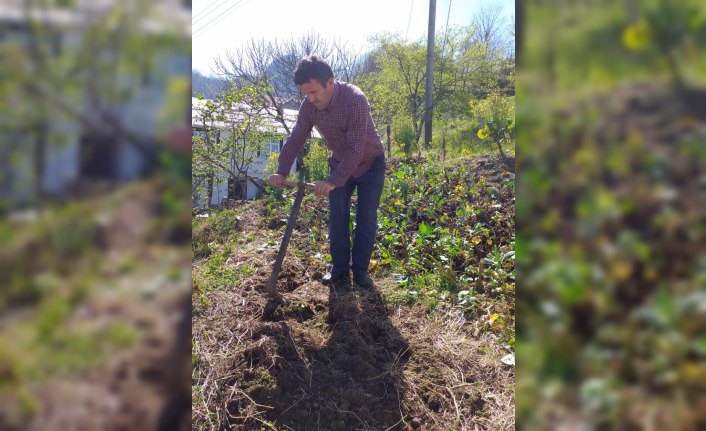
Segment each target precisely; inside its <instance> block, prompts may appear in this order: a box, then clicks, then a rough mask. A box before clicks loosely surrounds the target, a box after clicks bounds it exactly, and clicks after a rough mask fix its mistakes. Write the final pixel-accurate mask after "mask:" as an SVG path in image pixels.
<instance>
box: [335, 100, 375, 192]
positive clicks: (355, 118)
mask: <svg viewBox="0 0 706 431" xmlns="http://www.w3.org/2000/svg"><path fill="white" fill-rule="evenodd" d="M369 117H370V105H369V104H368V100H367V99H366V98H365V96H364V95H362V94H361V95H358V96H357V97H355V103H354V104H353V106H351V111H350V114H349V118H348V131H347V132H346V145H347V147H348V148H347V150H346V152H345V154H344V155H343V158H342V159H341V161H340V162H339V163H338V166H336V168H335V169H334V170H333V172H331V175H330V176H329V177H328V179H327V181H328V182H329V183H331V184H333V185H334V186H336V187H341V186H342V185H344V184H345V183H346V181H348V178H350V177H351V175H353V171H354V170H355V168H357V167H358V165H360V162H361V161H362V160H363V154H364V152H365V137H366V134H367V129H368V127H369Z"/></svg>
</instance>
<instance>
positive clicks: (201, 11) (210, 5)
mask: <svg viewBox="0 0 706 431" xmlns="http://www.w3.org/2000/svg"><path fill="white" fill-rule="evenodd" d="M216 3H218V0H213V1H212V2H211V4H209V5H208V6H206V7H205V8H203V9H201V10H200V11H198V12H196V13H195V14H194V15H193V16H192V17H191V19H192V20H193V19H196V18H198V16H199V15H202V14H203V13H204V12H206V11H207V10H209V9H211V8H212V7H213V5H215V4H216Z"/></svg>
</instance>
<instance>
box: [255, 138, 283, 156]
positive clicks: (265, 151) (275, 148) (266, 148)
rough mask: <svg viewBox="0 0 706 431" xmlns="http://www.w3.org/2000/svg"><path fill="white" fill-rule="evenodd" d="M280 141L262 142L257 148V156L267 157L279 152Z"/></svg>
mask: <svg viewBox="0 0 706 431" xmlns="http://www.w3.org/2000/svg"><path fill="white" fill-rule="evenodd" d="M279 149H280V143H279V142H268V143H266V144H263V145H262V147H261V148H260V149H259V150H257V156H258V157H269V156H270V154H273V153H274V154H277V153H279Z"/></svg>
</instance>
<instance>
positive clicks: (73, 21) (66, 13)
mask: <svg viewBox="0 0 706 431" xmlns="http://www.w3.org/2000/svg"><path fill="white" fill-rule="evenodd" d="M136 5H137V3H136V2H135V1H129V0H122V1H117V0H77V1H76V5H75V6H73V7H63V8H60V7H34V8H32V9H31V10H30V11H29V12H26V11H25V7H24V0H3V1H2V2H0V23H18V24H21V23H25V22H27V21H31V22H35V23H41V24H43V25H46V26H48V27H58V28H61V29H65V30H79V31H80V30H81V29H82V28H83V27H85V26H86V25H88V24H90V23H92V22H95V21H97V20H99V19H102V18H104V17H105V16H106V15H107V14H109V13H110V12H112V11H113V10H114V9H115V8H116V7H117V6H122V7H126V8H129V7H131V6H136ZM142 28H143V29H144V31H145V33H147V34H178V35H180V36H184V37H189V38H190V37H191V8H189V7H186V6H185V5H184V3H183V2H181V1H179V0H155V1H153V2H151V4H150V9H149V14H148V16H147V17H146V18H145V19H144V21H143V22H142Z"/></svg>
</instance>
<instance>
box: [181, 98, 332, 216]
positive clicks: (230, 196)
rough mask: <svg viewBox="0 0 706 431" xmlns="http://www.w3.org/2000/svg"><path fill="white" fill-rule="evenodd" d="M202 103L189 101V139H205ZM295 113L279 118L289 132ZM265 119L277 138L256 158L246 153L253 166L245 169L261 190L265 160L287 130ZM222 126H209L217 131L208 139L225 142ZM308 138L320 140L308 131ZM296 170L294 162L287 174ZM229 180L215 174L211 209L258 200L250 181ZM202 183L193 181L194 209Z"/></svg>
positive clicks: (286, 112) (277, 148)
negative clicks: (191, 130) (245, 200)
mask: <svg viewBox="0 0 706 431" xmlns="http://www.w3.org/2000/svg"><path fill="white" fill-rule="evenodd" d="M205 103H206V101H205V100H198V99H196V98H192V114H191V115H192V122H191V126H192V129H193V132H192V135H193V136H195V137H196V136H203V135H205V126H204V124H203V121H202V114H201V109H202V107H203V105H204V104H205ZM298 113H299V111H297V110H295V109H284V111H283V117H284V121H285V123H286V124H287V128H289V130H292V128H293V127H294V124H295V123H296V119H297V114H298ZM236 117H237V115H235V116H234V118H233V121H237V118H236ZM265 118H268V123H269V125H271V126H272V128H273V129H274V130H276V133H277V134H278V135H279V138H278V139H276V140H274V141H272V142H267V143H265V144H264V145H263V147H262V148H261V149H260V151H258V152H257V154H252V153H250V155H251V156H252V159H253V162H252V163H251V164H250V165H249V167H248V170H247V176H248V177H249V178H252V180H254V181H255V182H257V183H258V184H260V185H261V186H264V185H265V180H266V178H265V177H266V176H267V175H269V173H268V172H266V171H265V169H266V167H267V164H268V159H269V157H270V156H271V155H272V154H278V153H279V152H280V150H281V149H282V145H283V143H284V142H286V139H287V129H285V127H284V126H283V125H282V123H280V122H279V121H276V120H274V119H272V118H271V117H269V116H266V117H265ZM226 126H227V125H226V124H215V125H211V126H210V127H215V128H216V129H219V130H218V131H217V133H216V136H212V137H211V139H224V138H226V137H227V136H228V131H227V130H226V129H227V127H226ZM311 137H312V138H314V139H321V135H319V133H318V131H317V130H316V129H314V130H312V132H311ZM297 168H298V165H297V161H296V160H295V161H294V164H293V165H292V168H291V170H290V173H294V172H296V171H297ZM229 177H230V175H229V174H228V173H227V172H225V171H221V172H218V173H217V174H216V177H215V178H214V184H213V194H212V195H211V200H210V202H211V205H216V206H221V205H222V204H223V203H224V202H226V201H228V200H237V199H254V198H255V197H257V196H258V194H259V191H260V189H259V188H258V186H256V185H255V184H253V181H250V180H247V179H244V178H239V179H237V181H235V180H236V179H233V178H229ZM206 180H207V179H206V178H198V177H197V176H194V177H193V193H194V197H195V199H194V205H196V206H200V205H203V202H204V201H205V200H206V194H207V191H206V188H207V187H205V184H204V182H205V181H206ZM198 186H200V187H198ZM197 187H198V188H199V189H200V191H197Z"/></svg>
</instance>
